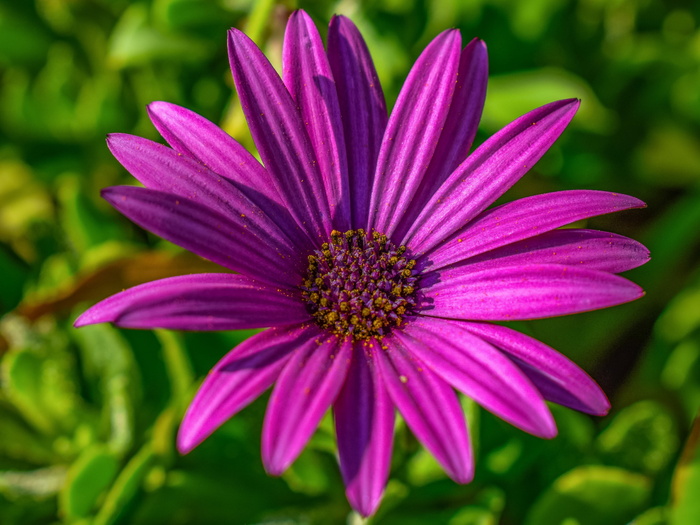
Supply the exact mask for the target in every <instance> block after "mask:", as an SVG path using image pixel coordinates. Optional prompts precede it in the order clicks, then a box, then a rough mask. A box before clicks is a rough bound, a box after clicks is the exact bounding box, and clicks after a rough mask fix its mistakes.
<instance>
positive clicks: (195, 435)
mask: <svg viewBox="0 0 700 525" xmlns="http://www.w3.org/2000/svg"><path fill="white" fill-rule="evenodd" d="M319 335H320V331H319V330H318V328H316V327H315V326H314V325H295V326H287V327H279V328H268V329H267V330H265V331H264V332H261V333H259V334H256V335H254V336H253V337H251V338H249V339H247V340H246V341H244V342H242V343H241V344H240V345H238V346H237V347H236V348H234V349H233V350H231V351H230V352H229V353H228V354H226V356H224V358H223V359H222V360H221V361H219V362H218V363H217V364H216V366H215V367H214V368H213V369H212V370H211V372H209V375H208V376H207V378H206V379H205V380H204V383H203V384H202V386H201V387H199V391H198V392H197V395H196V396H195V397H194V400H193V401H192V403H191V404H190V406H189V408H188V409H187V413H186V414H185V417H184V419H183V421H182V424H181V425H180V431H179V432H178V435H177V448H178V450H179V451H180V452H182V453H183V454H186V453H187V452H189V451H190V450H192V449H193V448H194V447H196V446H197V445H199V444H200V443H201V442H202V441H204V440H205V439H206V438H207V437H208V436H209V435H210V434H211V433H212V432H214V430H216V429H217V428H218V427H219V426H221V424H222V423H224V422H225V421H226V420H228V419H229V418H230V417H231V416H233V415H234V414H235V413H236V412H238V411H239V410H241V409H242V408H244V407H245V406H246V405H248V404H249V403H251V402H252V401H253V400H254V399H255V398H257V397H258V396H259V395H260V394H262V393H263V392H264V391H265V390H267V389H268V388H269V387H270V385H272V383H273V382H274V381H275V379H277V376H278V375H279V374H280V372H281V371H282V367H283V366H284V364H285V363H286V362H287V361H288V360H289V358H290V356H291V354H292V352H294V351H295V350H297V351H304V350H305V349H308V348H313V347H316V341H315V339H316V338H317V337H319Z"/></svg>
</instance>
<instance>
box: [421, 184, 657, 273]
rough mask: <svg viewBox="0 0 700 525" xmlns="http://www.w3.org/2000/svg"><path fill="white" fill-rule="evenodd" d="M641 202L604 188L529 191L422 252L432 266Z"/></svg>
mask: <svg viewBox="0 0 700 525" xmlns="http://www.w3.org/2000/svg"><path fill="white" fill-rule="evenodd" d="M644 206H645V204H644V203H643V202H642V201H640V200H639V199H635V198H634V197H629V196H627V195H621V194H619V193H609V192H606V191H591V190H570V191H557V192H554V193H544V194H542V195H533V196H532V197H525V198H524V199H519V200H516V201H513V202H509V203H507V204H503V205H501V206H497V207H496V208H493V209H490V210H488V211H486V212H484V213H482V214H481V215H479V216H478V217H477V218H475V219H474V220H473V221H471V222H469V224H467V226H465V227H464V228H463V229H462V230H461V231H457V232H456V233H455V234H454V235H453V236H452V238H451V239H450V240H448V241H447V242H446V243H445V244H442V245H440V246H439V247H437V248H436V249H435V250H433V251H431V252H430V253H428V254H426V256H427V257H428V258H429V259H430V261H431V263H432V264H431V269H436V268H440V267H442V266H446V265H448V264H451V263H455V262H459V261H462V260H464V259H467V258H468V257H472V256H474V255H477V254H480V253H483V252H486V251H488V250H492V249H494V248H498V247H500V246H503V245H506V244H510V243H513V242H516V241H519V240H521V239H527V238H529V237H534V236H535V235H538V234H540V233H544V232H546V231H549V230H553V229H555V228H559V227H560V226H564V225H565V224H569V223H571V222H574V221H580V220H582V219H588V218H590V217H594V216H596V215H603V214H605V213H613V212H616V211H620V210H629V209H631V208H643V207H644Z"/></svg>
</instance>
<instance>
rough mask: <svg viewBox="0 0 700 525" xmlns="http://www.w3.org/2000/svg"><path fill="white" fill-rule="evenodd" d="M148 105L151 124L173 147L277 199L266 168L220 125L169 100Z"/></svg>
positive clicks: (216, 170) (231, 178) (232, 178)
mask: <svg viewBox="0 0 700 525" xmlns="http://www.w3.org/2000/svg"><path fill="white" fill-rule="evenodd" d="M147 109H148V116H149V117H150V118H151V121H152V122H153V125H154V126H155V127H156V129H157V130H158V132H159V133H160V134H161V135H162V136H163V138H164V139H165V140H167V141H168V144H170V146H172V148H173V149H174V150H175V151H177V152H178V153H182V154H184V155H187V156H188V157H190V158H192V159H195V160H197V161H199V162H201V163H202V164H204V165H205V166H206V167H207V168H209V169H210V170H211V171H214V172H216V173H218V174H219V175H221V176H222V177H224V178H226V179H228V180H230V181H233V182H236V183H240V184H243V185H244V186H246V187H249V188H251V189H253V190H255V191H257V192H260V193H262V194H263V195H265V196H266V197H267V198H268V199H271V200H273V201H276V202H278V203H279V202H280V200H279V198H280V197H279V195H278V194H277V190H276V189H275V187H274V185H273V183H272V180H271V179H270V175H269V173H268V172H267V171H266V170H265V168H263V167H262V165H261V164H260V163H259V162H258V161H257V159H256V158H255V157H253V155H251V154H250V153H249V152H248V151H247V150H246V149H245V148H244V147H243V146H241V145H240V144H239V143H238V142H236V141H235V140H234V139H233V138H231V137H230V136H229V134H228V133H226V132H225V131H224V130H223V129H221V128H220V127H219V126H217V125H216V124H214V123H212V122H210V121H208V120H207V119H205V118H204V117H202V116H201V115H198V114H197V113H195V112H194V111H190V110H189V109H186V108H183V107H180V106H177V105H175V104H170V103H168V102H152V103H150V104H149V105H148V108H147Z"/></svg>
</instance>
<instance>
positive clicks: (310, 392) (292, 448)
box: [262, 334, 352, 476]
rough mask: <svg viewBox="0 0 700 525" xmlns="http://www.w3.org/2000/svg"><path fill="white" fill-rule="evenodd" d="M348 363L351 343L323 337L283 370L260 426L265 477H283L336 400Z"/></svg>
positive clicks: (297, 355) (300, 351)
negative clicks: (267, 475)
mask: <svg viewBox="0 0 700 525" xmlns="http://www.w3.org/2000/svg"><path fill="white" fill-rule="evenodd" d="M351 358H352V342H351V341H347V340H346V341H340V340H339V339H338V338H337V337H336V336H335V335H328V334H324V335H323V336H321V337H319V338H317V340H315V341H314V343H313V344H312V345H310V346H306V347H304V348H301V349H299V350H297V351H296V352H295V353H294V355H293V356H292V358H291V359H290V360H289V362H288V363H287V364H286V365H285V367H284V370H283V371H282V373H281V374H280V376H279V378H278V379H277V382H276V383H275V388H274V389H273V390H272V394H271V395H270V401H269V403H268V405H267V411H266V412H265V421H264V423H263V432H262V460H263V464H264V465H265V470H267V472H268V473H269V474H272V475H273V476H279V475H281V474H282V473H283V472H284V471H285V470H286V469H287V467H289V465H291V464H292V463H293V462H294V460H295V459H296V458H297V456H298V455H299V454H300V453H301V451H302V449H303V448H304V446H305V445H306V442H307V441H308V440H309V438H311V435H312V434H313V433H314V431H315V430H316V427H318V424H319V423H320V421H321V418H322V417H323V415H324V414H325V413H326V411H327V410H328V409H329V408H330V406H331V404H332V403H333V402H334V401H335V398H336V397H337V396H338V392H340V389H341V387H342V386H343V383H344V382H345V376H346V375H347V372H348V368H349V365H350V361H351Z"/></svg>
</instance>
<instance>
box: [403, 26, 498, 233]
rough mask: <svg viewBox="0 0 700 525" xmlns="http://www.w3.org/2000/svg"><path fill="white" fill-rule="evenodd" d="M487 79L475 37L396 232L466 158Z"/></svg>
mask: <svg viewBox="0 0 700 525" xmlns="http://www.w3.org/2000/svg"><path fill="white" fill-rule="evenodd" d="M487 81H488V56H487V52H486V44H484V42H483V41H481V40H479V39H478V38H475V39H474V40H472V41H471V42H470V43H469V45H467V47H465V48H464V50H462V55H461V57H460V61H459V70H458V72H457V82H456V85H455V92H454V95H453V96H452V102H451V103H450V109H449V113H448V114H447V120H445V124H444V126H443V130H442V132H441V133H440V140H439V141H438V144H437V147H436V148H435V153H434V154H433V158H432V160H431V161H430V166H428V170H427V171H426V173H425V177H424V178H423V181H422V183H421V185H420V187H419V188H418V191H416V195H415V196H414V197H413V201H412V202H411V206H410V207H409V208H408V209H407V210H406V212H405V214H404V216H403V218H402V219H401V226H400V227H399V228H397V230H396V232H395V234H396V236H397V237H399V236H402V235H403V234H404V233H405V232H406V231H407V230H408V229H409V228H410V226H411V224H412V223H413V221H414V220H415V219H416V217H417V216H418V214H420V212H421V210H422V209H423V206H424V205H425V203H426V202H427V201H428V199H429V198H430V197H431V196H432V195H433V193H435V192H436V191H437V190H438V188H439V187H440V186H441V185H442V183H443V182H445V179H447V177H448V176H449V175H450V174H451V173H452V172H453V171H454V170H455V169H457V167H458V166H459V165H460V164H461V163H462V162H463V161H464V159H466V158H467V155H468V154H469V149H470V148H471V146H472V142H473V141H474V137H475V136H476V131H477V129H478V127H479V120H481V113H482V111H483V109H484V100H485V98H486V83H487Z"/></svg>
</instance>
